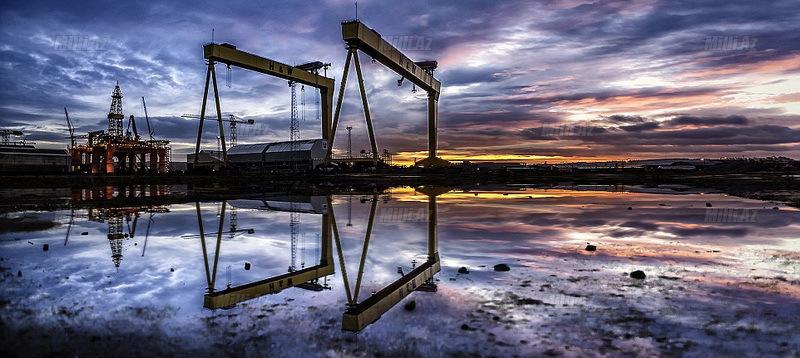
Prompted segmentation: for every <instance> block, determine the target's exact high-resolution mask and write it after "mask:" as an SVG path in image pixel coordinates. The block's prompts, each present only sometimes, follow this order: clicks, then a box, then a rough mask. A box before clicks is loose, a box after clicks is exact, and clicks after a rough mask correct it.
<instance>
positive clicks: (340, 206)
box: [0, 188, 800, 344]
mask: <svg viewBox="0 0 800 358" xmlns="http://www.w3.org/2000/svg"><path fill="white" fill-rule="evenodd" d="M371 199H372V196H344V195H337V196H333V198H332V203H333V210H334V211H335V217H336V223H337V228H338V231H339V233H340V236H341V239H342V240H341V244H342V247H341V249H342V254H343V260H344V262H345V263H346V270H347V274H348V277H349V282H350V285H351V286H352V285H354V284H355V281H356V277H357V275H358V273H359V271H360V269H359V263H360V260H361V258H362V252H364V250H365V249H364V245H363V244H364V235H365V233H366V231H367V224H368V223H367V221H368V220H367V219H368V217H369V213H370V208H371V204H372V203H371V201H370V200H371ZM427 202H428V197H427V196H426V195H423V194H421V193H417V192H415V191H413V189H409V188H400V189H395V190H393V192H392V194H391V196H390V197H384V196H380V197H378V203H377V211H376V213H377V217H376V220H375V224H374V227H373V231H372V237H371V240H370V241H369V246H368V247H367V249H366V252H367V257H366V259H365V261H364V268H363V280H362V281H363V287H362V289H361V294H360V300H363V299H364V298H366V297H368V296H369V294H370V293H371V292H374V291H378V290H380V289H381V288H382V287H384V286H385V285H387V284H389V283H391V282H392V281H394V280H396V279H397V278H399V277H400V274H399V273H398V270H399V269H401V270H403V271H404V272H409V271H410V270H411V268H412V265H414V264H415V263H416V264H419V263H422V262H424V261H425V260H426V258H427V254H426V248H427V246H426V245H427V242H426V240H427V229H428V223H427V222H424V220H418V219H419V218H420V217H423V216H420V215H417V214H420V213H426V210H427V207H428V204H427ZM437 202H438V218H439V222H438V233H439V252H440V254H441V258H442V272H440V273H439V274H438V275H437V277H438V278H439V279H440V282H439V285H440V293H439V294H440V295H443V296H444V297H445V298H444V299H445V300H451V304H455V305H457V306H458V305H460V303H458V302H460V301H459V300H463V299H466V298H463V297H462V295H463V294H464V293H465V292H472V293H474V294H477V295H478V296H480V295H479V294H478V293H479V292H486V290H487V289H490V288H492V287H493V285H496V284H497V282H498V281H496V280H497V278H495V277H494V276H492V273H491V267H492V266H493V265H495V264H497V263H508V264H510V265H511V266H512V268H516V267H529V268H533V269H537V270H542V272H548V273H549V272H552V273H557V272H558V271H564V272H571V271H572V270H573V269H575V267H577V266H576V265H578V266H580V265H584V264H586V262H588V260H591V262H592V264H593V265H599V266H592V267H617V268H619V270H618V271H622V270H625V271H627V270H628V269H632V266H630V264H629V262H630V260H632V259H633V258H635V259H636V262H637V265H639V267H644V266H647V267H649V268H650V271H651V272H652V271H655V272H657V273H659V274H662V275H667V276H669V275H675V274H676V272H678V271H680V270H683V271H682V272H683V276H684V277H687V278H694V279H697V280H701V281H703V282H706V283H708V284H710V285H712V284H721V283H724V282H725V281H726V280H730V278H731V277H732V276H736V275H739V276H741V275H747V274H749V275H753V274H752V273H749V272H748V271H749V270H751V268H750V267H747V266H746V265H745V262H744V261H741V259H742V258H741V257H737V253H752V252H755V251H754V250H761V251H765V250H774V251H776V252H785V251H786V250H788V251H790V252H791V251H794V252H796V251H797V250H798V249H799V248H800V247H798V241H797V232H800V212H798V211H797V210H796V209H793V208H789V207H785V206H783V205H779V206H780V210H774V209H773V206H775V205H773V204H771V203H767V202H763V201H756V200H748V199H742V198H738V197H732V196H725V195H721V194H687V195H663V194H648V193H632V192H602V191H570V190H561V189H526V190H521V191H506V192H488V191H470V192H450V193H447V194H444V195H441V196H439V197H438V198H437ZM706 203H710V204H711V205H712V208H713V209H737V210H755V213H756V214H755V216H754V220H753V221H752V222H708V220H706V218H707V213H708V210H709V208H708V207H707V204H706ZM260 204H261V203H260V202H259V201H248V200H232V201H230V202H228V204H227V206H226V207H225V221H224V222H223V223H222V226H221V228H222V230H223V231H229V230H230V217H231V213H232V211H235V212H236V214H235V215H236V217H237V221H238V223H237V228H238V229H254V232H253V233H237V234H235V235H233V237H231V236H230V235H229V234H227V233H225V234H223V235H222V239H221V241H220V244H219V257H218V258H217V260H218V262H217V273H216V278H215V286H216V288H217V289H224V288H225V287H226V286H227V285H228V284H230V285H231V286H233V287H235V286H238V285H242V284H246V283H249V282H254V281H258V280H261V279H264V278H266V277H270V276H275V275H280V274H283V273H286V272H287V271H288V268H289V266H290V265H291V264H292V263H291V245H290V243H291V238H290V225H289V222H290V214H289V213H287V212H282V211H271V210H260V209H257V208H258V207H259V206H266V205H260ZM199 207H200V214H201V217H202V225H203V228H204V231H205V232H206V233H207V236H206V250H207V252H208V257H207V259H208V261H207V264H208V265H209V267H210V268H213V264H214V260H215V252H216V244H217V243H216V235H215V232H217V231H218V229H219V228H220V225H219V218H220V216H221V215H220V214H221V203H219V202H216V203H201V204H200V205H199ZM168 209H169V210H168V212H163V213H155V214H154V215H153V220H152V221H151V222H150V225H151V227H150V234H149V236H148V237H147V238H146V251H145V236H146V235H145V233H146V229H147V225H148V220H149V218H150V214H149V213H146V212H142V213H140V214H139V218H138V222H137V227H136V232H135V235H134V236H133V237H130V238H127V239H125V240H124V241H123V252H122V254H123V257H122V260H121V264H120V266H119V267H118V268H117V267H115V265H114V263H113V262H112V258H111V248H110V244H109V240H108V239H107V237H106V234H107V230H108V226H107V224H106V223H104V222H95V221H88V220H87V217H88V213H87V211H86V210H77V211H75V212H74V215H75V221H74V225H73V227H72V228H71V235H70V237H69V240H68V241H65V239H66V238H65V234H66V227H67V222H68V218H69V214H70V212H69V211H58V212H43V213H39V212H27V213H24V215H27V216H34V217H37V218H41V219H46V220H50V219H52V220H57V221H59V222H60V223H62V225H60V226H58V227H56V228H54V229H50V230H46V231H38V232H19V233H6V234H2V235H0V236H2V240H3V241H2V242H0V247H2V254H1V255H0V256H2V258H3V262H2V266H3V267H8V268H9V270H8V272H12V273H16V272H17V271H18V270H19V271H21V272H22V273H23V277H24V278H25V279H26V280H29V281H28V282H33V283H35V285H28V286H26V285H7V284H4V286H5V287H4V288H3V296H4V297H3V298H4V299H5V300H7V301H8V300H16V301H18V302H19V303H18V304H19V305H22V306H25V307H29V308H33V309H38V310H39V311H40V312H49V311H51V310H52V307H56V306H65V305H78V306H83V307H90V310H91V311H92V312H93V313H94V316H93V317H97V316H98V315H100V316H102V313H103V312H107V311H112V310H113V309H114V308H118V307H172V308H174V309H176V312H177V313H176V317H175V318H176V319H174V320H173V321H174V322H173V323H172V324H174V325H175V326H176V327H182V326H187V325H188V326H192V325H198V324H199V323H198V322H200V321H201V320H202V317H207V316H208V315H213V314H214V313H212V312H210V311H209V310H206V309H203V294H204V293H205V292H206V290H207V286H208V282H207V280H206V269H205V265H206V262H204V257H203V253H202V249H201V248H202V245H201V239H200V238H199V237H198V236H197V234H198V232H199V227H198V218H197V211H196V204H195V203H186V204H175V205H170V206H169V207H168ZM329 209H330V208H329ZM397 209H403V210H404V211H403V210H401V211H399V212H403V213H406V215H407V216H406V217H405V218H406V219H409V218H410V219H409V220H405V221H404V220H403V218H402V217H398V216H393V217H391V218H387V215H389V213H392V210H395V211H394V213H397V212H398V211H396V210H397ZM13 215H22V214H21V213H15V214H12V216H13ZM415 215H416V216H415ZM297 218H298V221H299V229H298V232H299V235H298V248H297V251H296V255H297V260H296V262H295V266H296V267H298V268H300V267H301V266H303V267H309V266H313V265H316V264H317V261H318V258H319V256H320V246H321V245H320V242H321V241H320V240H321V236H320V234H321V226H322V215H321V214H319V213H308V212H306V213H300V214H298V215H297ZM425 218H426V219H427V217H426V216H425ZM409 221H410V222H409ZM348 223H349V224H348ZM131 224H132V221H131V222H127V221H125V224H124V231H125V232H128V230H129V226H130V225H131ZM83 232H88V235H81V233H83ZM587 243H591V244H594V245H597V246H598V247H599V249H598V251H596V252H586V251H584V250H583V248H584V247H585V245H586V244H587ZM44 244H48V245H49V250H48V251H46V252H45V251H43V250H42V245H44ZM334 245H335V244H334ZM336 249H337V247H336V246H334V250H336ZM333 255H334V261H335V265H336V273H335V274H334V275H332V276H331V277H329V278H328V284H329V285H330V287H331V289H330V290H324V291H321V292H312V291H305V290H301V289H297V288H293V289H290V290H287V291H284V292H281V293H279V294H276V295H269V296H265V297H263V298H260V299H256V300H253V301H251V302H249V303H247V304H246V305H245V306H248V305H249V306H250V307H252V306H268V305H273V304H279V303H281V304H282V303H285V302H286V301H287V300H291V301H292V303H291V306H294V307H298V309H300V310H301V311H297V312H294V313H292V314H291V315H290V316H287V317H294V318H292V319H298V318H297V317H298V315H299V316H302V313H299V312H303V311H302V310H303V309H305V308H308V307H312V306H313V307H327V309H328V310H331V311H333V312H343V311H344V308H345V307H346V303H347V301H346V298H345V297H346V295H345V293H344V288H343V280H342V269H341V266H340V258H339V257H338V253H337V252H336V251H334V253H333ZM795 260H796V258H795ZM576 262H577V263H576ZM753 262H754V261H752V260H751V261H747V263H748V264H754V265H755V263H753ZM789 262H791V264H792V265H797V263H796V261H792V260H789ZM245 263H250V264H251V267H250V269H249V270H246V269H245ZM712 264H721V265H725V266H726V267H728V272H727V273H726V272H723V271H718V272H716V273H717V274H715V275H712V276H708V275H705V274H702V273H701V271H702V270H703V267H704V265H705V266H708V265H712ZM461 266H466V267H469V268H470V269H471V270H472V271H473V273H472V274H470V275H469V276H464V275H458V274H456V272H455V271H456V270H457V269H458V268H459V267H461ZM709 267H710V266H709ZM754 267H755V266H754ZM763 269H764V270H766V271H765V272H769V271H770V270H774V267H773V266H769V265H767V266H764V267H763ZM794 270H795V271H793V274H794V275H795V276H794V277H787V280H788V281H789V282H791V281H792V280H793V279H794V280H796V279H797V277H796V276H797V271H796V269H794ZM789 272H792V271H791V270H790V271H789ZM614 274H615V275H618V274H619V272H614ZM784 275H785V273H784ZM7 282H8V281H6V283H7ZM500 282H505V283H504V284H506V283H509V282H506V281H502V280H501V281H500ZM781 287H784V286H781ZM773 288H774V287H773ZM749 289H752V290H755V291H756V292H762V293H763V292H766V291H769V288H766V289H765V288H763V287H761V288H759V287H749ZM778 291H779V292H782V294H784V295H788V296H787V297H789V298H788V299H790V300H794V302H797V300H798V298H800V297H798V290H797V286H796V285H794V286H786V287H784V288H783V289H781V290H778ZM770 292H772V293H775V290H774V289H773V290H772V291H770ZM418 294H420V293H415V295H418ZM397 309H399V308H397ZM233 312H237V311H236V309H234V310H233ZM443 312H444V311H443ZM239 313H242V312H239ZM10 317H11V316H8V315H6V318H10ZM37 317H38V319H41V320H43V321H46V320H47V315H42V314H40V315H38V316H37ZM529 318H530V317H529ZM285 319H289V318H285ZM393 319H402V317H399V316H398V313H396V312H394V313H392V314H389V315H387V316H386V317H384V318H382V319H381V320H380V321H378V322H377V323H376V324H375V325H374V326H373V327H380V328H373V327H370V328H367V329H368V330H370V329H372V330H375V331H376V332H383V331H386V330H388V331H392V330H396V329H398V328H397V326H395V324H394V323H397V322H392V320H393ZM286 323H288V322H286ZM11 324H13V321H12V322H11ZM317 324H319V323H317ZM331 325H332V326H337V325H338V324H337V323H333V324H331ZM393 327H394V328H393ZM195 328H196V329H199V328H197V327H195ZM430 329H433V328H430ZM198 344H199V343H198Z"/></svg>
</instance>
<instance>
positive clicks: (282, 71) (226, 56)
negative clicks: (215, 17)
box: [194, 43, 334, 166]
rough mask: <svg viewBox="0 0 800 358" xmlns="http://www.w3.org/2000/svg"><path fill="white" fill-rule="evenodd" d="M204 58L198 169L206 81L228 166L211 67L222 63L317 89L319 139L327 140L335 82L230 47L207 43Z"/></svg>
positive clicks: (206, 92) (214, 79) (206, 90)
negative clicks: (205, 70)
mask: <svg viewBox="0 0 800 358" xmlns="http://www.w3.org/2000/svg"><path fill="white" fill-rule="evenodd" d="M203 56H204V58H205V59H206V60H207V61H208V71H207V72H206V84H205V88H204V91H205V92H204V95H203V106H202V109H201V112H200V114H201V116H203V117H201V120H200V128H199V130H198V132H197V143H196V147H195V163H194V165H195V166H196V165H197V158H198V157H199V153H200V140H201V136H202V131H203V120H204V119H205V118H204V116H205V109H206V101H207V99H208V85H209V79H212V80H213V85H214V98H215V100H216V103H217V108H216V109H217V121H218V122H219V131H220V137H221V138H220V139H221V141H222V156H223V158H222V159H223V162H224V163H225V164H227V162H228V153H227V149H226V148H225V139H224V134H223V130H222V120H220V118H222V110H221V109H220V105H219V92H218V91H217V77H216V71H215V70H214V63H216V62H220V63H224V64H226V65H228V66H236V67H240V68H244V69H248V70H251V71H255V72H258V73H262V74H265V75H270V76H274V77H278V78H282V79H285V80H287V81H291V82H297V83H301V84H304V85H307V86H311V87H314V88H318V89H319V91H320V97H321V100H320V107H321V111H320V112H321V113H322V115H321V117H322V118H321V119H322V133H321V135H322V139H325V140H328V139H329V135H330V128H331V118H332V104H333V89H334V80H333V79H332V78H328V77H325V76H322V75H320V74H318V73H317V71H316V70H317V69H314V68H305V69H304V68H299V67H295V66H290V65H287V64H284V63H281V62H278V61H275V60H271V59H268V58H265V57H261V56H258V55H254V54H251V53H248V52H244V51H241V50H238V49H236V46H233V45H231V44H227V43H225V44H216V43H210V44H207V45H205V46H203Z"/></svg>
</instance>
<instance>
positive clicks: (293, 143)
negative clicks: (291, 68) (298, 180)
mask: <svg viewBox="0 0 800 358" xmlns="http://www.w3.org/2000/svg"><path fill="white" fill-rule="evenodd" d="M289 88H291V90H292V102H291V109H292V111H291V121H290V122H289V141H290V142H289V146H290V149H291V152H290V153H289V157H290V161H291V166H292V171H296V170H297V150H298V149H299V147H298V145H297V140H298V138H299V137H300V123H299V121H298V118H297V91H296V86H295V82H294V81H289Z"/></svg>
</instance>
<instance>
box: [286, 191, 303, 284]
mask: <svg viewBox="0 0 800 358" xmlns="http://www.w3.org/2000/svg"><path fill="white" fill-rule="evenodd" d="M292 200H294V199H292ZM290 210H292V211H291V213H289V234H290V235H291V240H292V243H291V249H292V264H291V265H290V266H289V272H292V271H295V270H296V269H297V233H298V232H299V231H300V213H298V212H297V209H296V204H294V201H293V202H292V207H291V209H290Z"/></svg>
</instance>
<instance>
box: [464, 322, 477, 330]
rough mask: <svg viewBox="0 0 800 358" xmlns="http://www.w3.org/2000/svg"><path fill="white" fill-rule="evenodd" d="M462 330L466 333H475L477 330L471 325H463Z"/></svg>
mask: <svg viewBox="0 0 800 358" xmlns="http://www.w3.org/2000/svg"><path fill="white" fill-rule="evenodd" d="M461 329H462V330H465V331H474V330H476V328H472V327H470V326H469V325H467V324H466V323H464V324H462V325H461Z"/></svg>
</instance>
